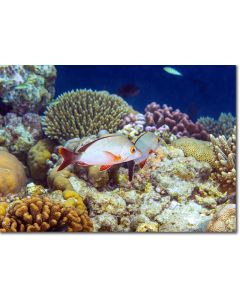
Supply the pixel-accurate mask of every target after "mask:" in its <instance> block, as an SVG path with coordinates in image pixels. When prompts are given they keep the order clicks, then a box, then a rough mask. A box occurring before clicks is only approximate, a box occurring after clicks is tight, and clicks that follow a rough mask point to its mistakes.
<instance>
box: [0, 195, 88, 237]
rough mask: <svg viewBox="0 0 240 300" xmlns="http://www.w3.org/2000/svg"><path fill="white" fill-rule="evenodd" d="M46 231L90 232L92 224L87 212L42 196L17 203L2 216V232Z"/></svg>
mask: <svg viewBox="0 0 240 300" xmlns="http://www.w3.org/2000/svg"><path fill="white" fill-rule="evenodd" d="M44 231H67V232H82V231H85V232H89V231H92V223H91V221H90V219H89V217H88V215H87V214H86V212H84V213H83V212H80V210H78V209H76V208H74V207H65V206H64V205H62V204H61V203H56V202H54V201H52V200H51V199H50V198H48V197H40V196H38V197H37V196H35V197H31V198H24V199H22V200H21V201H17V202H15V203H13V204H12V205H11V206H10V207H9V209H8V211H7V213H6V215H5V216H0V232H44Z"/></svg>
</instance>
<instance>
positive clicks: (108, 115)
mask: <svg viewBox="0 0 240 300" xmlns="http://www.w3.org/2000/svg"><path fill="white" fill-rule="evenodd" d="M129 110H130V108H129V106H128V104H127V103H126V102H125V101H124V100H123V99H122V98H121V97H118V96H116V95H110V94H109V93H107V92H96V91H91V90H77V91H75V92H73V91H72V92H68V93H64V94H63V95H61V96H59V97H58V98H57V99H56V101H54V102H53V103H52V105H50V106H49V108H48V110H47V111H46V114H45V118H44V130H45V133H46V135H47V136H48V137H49V138H50V139H56V140H59V141H66V140H69V139H71V138H75V137H84V136H89V135H91V134H97V133H98V132H99V131H100V130H102V129H105V130H108V132H109V133H112V132H115V131H116V130H117V129H118V128H119V126H120V123H121V120H122V118H123V117H124V116H125V115H126V114H127V113H128V112H129Z"/></svg>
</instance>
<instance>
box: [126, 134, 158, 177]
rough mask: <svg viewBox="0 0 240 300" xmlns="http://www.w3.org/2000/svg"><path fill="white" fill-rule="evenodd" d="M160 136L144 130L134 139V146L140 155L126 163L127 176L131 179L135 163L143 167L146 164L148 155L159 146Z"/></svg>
mask: <svg viewBox="0 0 240 300" xmlns="http://www.w3.org/2000/svg"><path fill="white" fill-rule="evenodd" d="M159 142H160V138H159V137H158V136H156V135H155V134H154V133H153V132H145V133H143V134H142V135H140V136H139V137H138V138H137V140H136V141H135V146H136V148H137V149H138V150H139V151H140V152H141V153H142V156H141V157H139V158H137V159H135V160H134V162H132V161H131V162H129V163H128V177H129V181H132V178H133V174H134V167H135V164H139V166H140V168H143V167H144V166H145V164H146V161H147V159H148V156H149V155H150V154H152V153H154V152H155V151H156V149H157V148H158V146H159Z"/></svg>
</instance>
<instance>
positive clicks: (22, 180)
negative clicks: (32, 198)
mask: <svg viewBox="0 0 240 300" xmlns="http://www.w3.org/2000/svg"><path fill="white" fill-rule="evenodd" d="M25 184H26V175H25V170H24V166H23V164H22V163H21V162H20V161H19V160H18V159H17V158H16V157H15V156H14V155H12V154H10V153H8V152H6V151H0V196H1V195H2V196H5V195H7V194H9V193H17V192H19V191H20V190H21V189H22V188H23V187H24V186H25Z"/></svg>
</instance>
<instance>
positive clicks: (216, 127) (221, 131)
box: [197, 113, 236, 139]
mask: <svg viewBox="0 0 240 300" xmlns="http://www.w3.org/2000/svg"><path fill="white" fill-rule="evenodd" d="M197 123H199V124H201V125H203V126H204V128H205V129H206V130H207V132H208V133H209V134H212V135H214V136H216V137H218V136H219V135H224V136H225V137H226V138H227V139H228V138H229V137H230V136H231V135H232V134H233V128H234V126H236V118H235V117H234V116H233V115H232V114H231V113H227V114H226V113H221V114H220V116H219V118H218V120H215V119H213V118H210V117H201V118H199V119H198V120H197Z"/></svg>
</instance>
